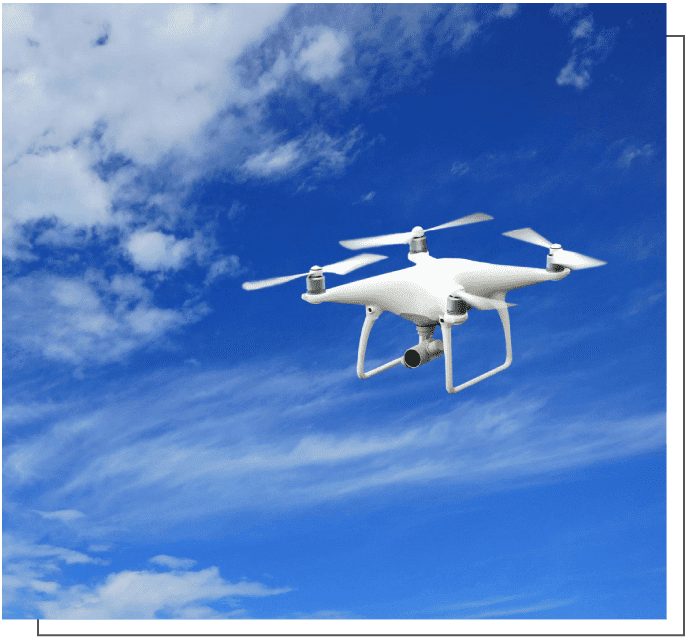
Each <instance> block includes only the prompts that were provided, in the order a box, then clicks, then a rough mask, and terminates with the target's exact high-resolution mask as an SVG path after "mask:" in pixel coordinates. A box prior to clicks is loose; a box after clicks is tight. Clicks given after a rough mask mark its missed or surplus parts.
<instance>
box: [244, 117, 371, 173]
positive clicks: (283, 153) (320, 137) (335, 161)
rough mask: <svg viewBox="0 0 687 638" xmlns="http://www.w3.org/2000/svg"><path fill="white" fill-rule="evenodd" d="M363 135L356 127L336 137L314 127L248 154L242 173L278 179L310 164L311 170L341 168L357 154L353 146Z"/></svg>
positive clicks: (327, 170) (357, 150)
mask: <svg viewBox="0 0 687 638" xmlns="http://www.w3.org/2000/svg"><path fill="white" fill-rule="evenodd" d="M362 138H363V133H362V130H361V129H360V127H356V128H354V129H352V130H350V131H349V132H348V133H347V134H346V135H344V136H342V137H338V138H334V137H331V136H330V135H329V134H327V133H325V132H323V131H318V132H311V133H309V134H307V135H304V136H302V137H300V138H298V139H295V140H290V141H289V142H285V143H283V144H279V145H277V146H274V147H272V148H270V149H267V150H264V151H262V152H261V153H258V154H256V155H253V156H251V157H249V158H248V159H247V160H246V162H245V164H244V165H243V170H244V173H245V174H247V175H250V176H253V177H262V178H273V179H279V178H282V177H285V176H287V175H291V174H293V173H296V172H298V171H299V170H301V169H302V168H304V167H305V166H312V167H313V171H314V172H315V173H323V172H338V171H341V170H343V169H344V168H345V167H346V166H347V165H348V164H350V163H351V162H352V161H353V160H354V159H355V158H356V156H357V155H358V153H359V149H356V146H357V145H358V143H359V142H360V140H361V139H362Z"/></svg>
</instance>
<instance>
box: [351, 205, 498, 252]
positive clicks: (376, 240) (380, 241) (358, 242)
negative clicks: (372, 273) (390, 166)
mask: <svg viewBox="0 0 687 638" xmlns="http://www.w3.org/2000/svg"><path fill="white" fill-rule="evenodd" d="M488 219H494V218H493V217H491V216H490V215H485V214H484V213H474V214H472V215H468V216H467V217H461V218H460V219H454V220H453V221H452V222H448V223H446V224H441V226H435V227H434V228H428V229H427V230H441V229H443V228H453V227H454V226H463V225H464V224H474V223H475V222H485V221H487V220H488ZM420 230H421V229H420ZM418 232H419V231H418ZM423 232H427V231H423ZM418 236H419V235H418ZM413 237H414V235H413V232H412V231H411V232H409V233H394V234H393V235H379V236H378V237H364V238H362V239H345V240H344V241H340V242H339V243H340V244H341V245H342V246H343V247H344V248H348V249H349V250H360V249H361V248H374V247H375V246H392V245H394V244H409V243H410V240H411V239H412V238H413Z"/></svg>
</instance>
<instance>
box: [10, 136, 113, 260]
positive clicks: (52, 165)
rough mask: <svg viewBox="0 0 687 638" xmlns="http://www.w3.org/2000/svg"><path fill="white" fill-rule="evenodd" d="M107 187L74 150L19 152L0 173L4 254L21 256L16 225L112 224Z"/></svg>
mask: <svg viewBox="0 0 687 638" xmlns="http://www.w3.org/2000/svg"><path fill="white" fill-rule="evenodd" d="M110 196H111V188H110V187H109V186H108V185H107V184H106V183H105V182H103V181H102V180H100V179H99V178H98V177H97V175H95V174H94V173H93V172H92V171H91V170H90V168H89V165H88V161H87V158H86V157H84V156H83V155H81V154H79V153H78V152H77V151H76V150H74V149H72V148H64V149H61V150H59V151H56V152H44V153H43V154H41V155H33V154H32V155H23V156H21V157H19V158H18V159H17V161H16V162H15V163H13V164H11V165H10V166H9V167H8V168H7V169H5V171H4V177H3V254H4V256H5V257H9V258H10V259H16V258H19V257H21V254H20V253H19V252H18V251H17V245H18V244H19V243H20V242H21V235H20V232H21V231H20V229H19V226H20V225H22V224H26V223H31V222H35V221H38V220H40V219H45V218H54V219H56V220H57V221H58V222H59V223H61V224H63V225H69V226H72V227H76V228H85V229H87V228H90V227H92V226H97V225H103V224H112V223H114V222H115V217H113V216H112V214H111V211H110Z"/></svg>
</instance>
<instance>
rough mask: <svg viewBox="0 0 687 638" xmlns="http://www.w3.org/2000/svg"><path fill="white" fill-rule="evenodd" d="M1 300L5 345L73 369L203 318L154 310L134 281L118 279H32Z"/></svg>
mask: <svg viewBox="0 0 687 638" xmlns="http://www.w3.org/2000/svg"><path fill="white" fill-rule="evenodd" d="M3 295H4V302H5V303H4V317H3V319H4V322H5V324H4V328H5V332H4V337H5V343H6V344H12V346H13V347H19V348H20V349H21V350H23V351H25V352H29V353H32V354H40V355H41V356H43V357H45V358H46V359H49V360H57V361H61V362H67V363H72V364H76V365H81V364H89V365H92V364H95V363H104V362H109V361H118V360H121V359H123V358H124V357H125V356H126V355H127V354H129V353H130V352H131V351H132V350H134V349H136V348H140V347H142V346H145V345H146V344H149V343H152V342H154V341H156V340H157V339H159V338H160V337H162V336H163V335H164V334H165V333H166V332H168V331H170V330H175V329H178V328H180V327H181V326H183V325H185V324H187V323H190V322H194V321H197V320H199V319H200V318H201V317H202V316H203V315H204V314H205V312H206V309H205V308H204V307H203V306H202V305H196V306H189V307H187V308H184V309H182V310H174V309H163V308H158V307H156V306H154V305H153V304H152V303H151V301H150V296H151V295H150V293H149V292H148V291H145V290H144V289H143V287H142V283H141V280H140V279H136V278H133V277H131V276H129V277H126V276H123V275H120V276H118V277H115V278H113V280H112V283H110V282H109V281H107V280H106V279H105V278H104V277H102V276H96V277H94V278H93V279H91V280H83V279H81V278H67V277H60V276H57V275H43V274H34V275H28V276H26V277H21V278H17V279H15V280H13V281H11V282H10V283H8V284H6V286H5V289H4V291H3ZM10 359H11V357H10ZM6 360H7V357H6Z"/></svg>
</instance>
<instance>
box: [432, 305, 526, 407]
mask: <svg viewBox="0 0 687 638" xmlns="http://www.w3.org/2000/svg"><path fill="white" fill-rule="evenodd" d="M496 311H497V312H498V313H499V317H500V318H501V323H502V324H503V333H504V335H505V337H506V361H505V362H504V363H503V364H502V365H500V366H499V367H498V368H494V369H493V370H490V371H489V372H485V373H484V374H482V375H480V376H479V377H475V378H474V379H472V380H471V381H467V382H465V383H463V384H462V385H459V386H458V387H457V388H454V387H453V349H452V347H451V328H452V326H451V325H447V324H444V323H442V324H439V325H440V326H441V334H442V337H443V340H444V361H445V365H446V390H447V391H448V392H450V393H451V394H453V393H454V392H460V391H461V390H464V389H465V388H468V387H470V386H471V385H474V384H475V383H479V382H480V381H483V380H484V379H486V378H487V377H490V376H492V375H494V374H496V373H497V372H501V370H505V369H506V368H507V367H508V366H509V365H510V364H511V363H512V362H513V350H512V348H511V342H510V317H509V316H508V308H503V309H501V308H497V309H496Z"/></svg>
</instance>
